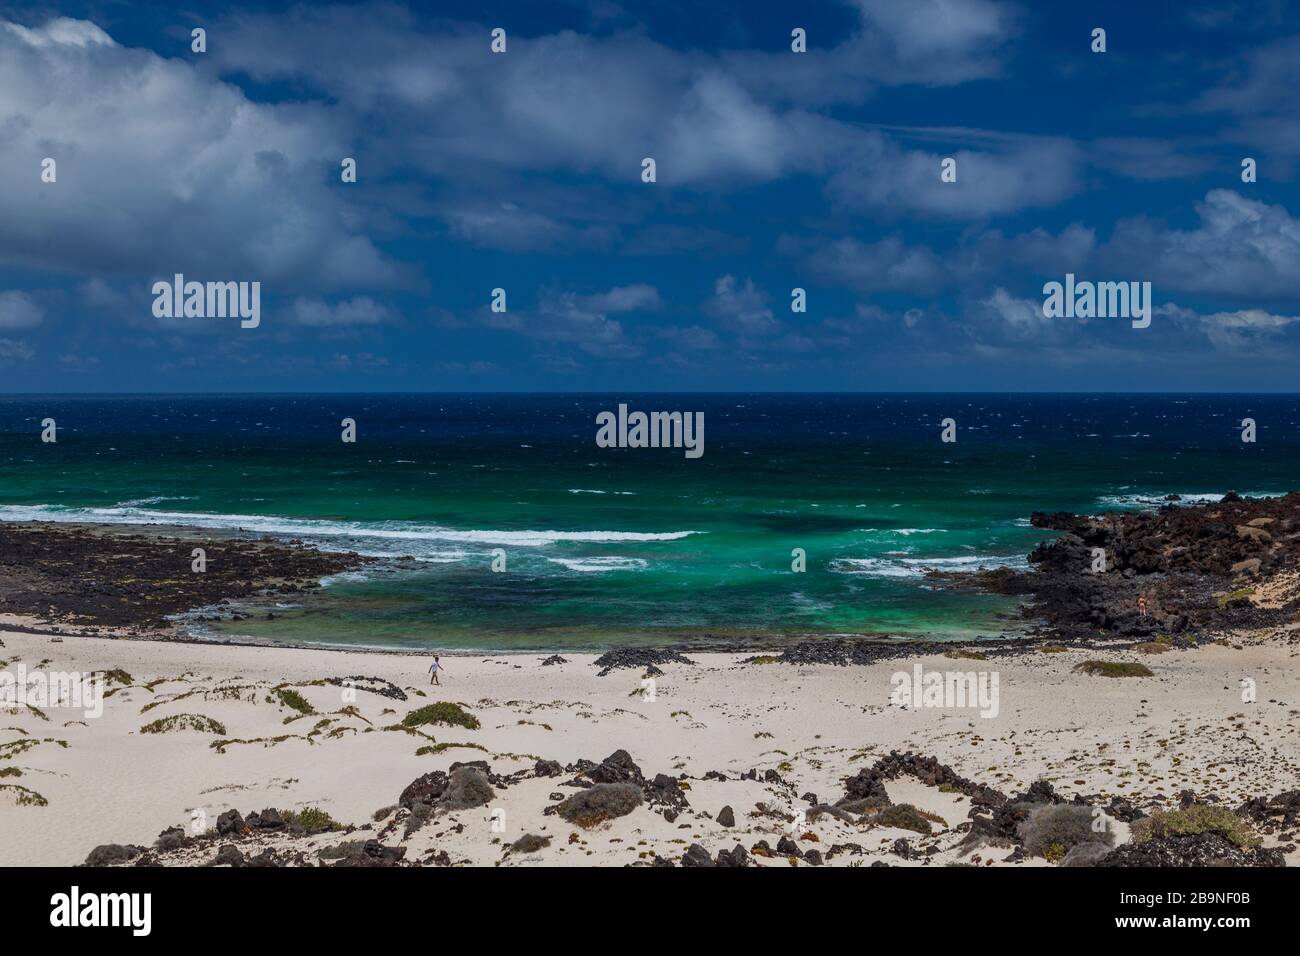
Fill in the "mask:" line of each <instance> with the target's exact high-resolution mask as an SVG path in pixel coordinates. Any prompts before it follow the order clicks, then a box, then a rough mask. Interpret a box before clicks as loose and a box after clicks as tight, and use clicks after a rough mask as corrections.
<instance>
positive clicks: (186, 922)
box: [0, 867, 1300, 944]
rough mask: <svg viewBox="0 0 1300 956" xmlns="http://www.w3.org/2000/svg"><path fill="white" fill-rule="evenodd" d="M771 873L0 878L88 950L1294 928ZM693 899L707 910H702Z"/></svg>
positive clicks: (1123, 889)
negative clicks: (466, 938)
mask: <svg viewBox="0 0 1300 956" xmlns="http://www.w3.org/2000/svg"><path fill="white" fill-rule="evenodd" d="M647 869H648V868H647ZM769 869H776V870H777V873H780V874H783V875H776V874H773V873H769V874H768V875H767V876H766V877H763V876H761V875H760V874H758V873H756V872H751V873H749V874H745V873H719V872H713V873H711V874H706V873H694V874H690V873H678V872H674V873H668V872H667V871H666V869H657V870H653V871H649V869H648V871H647V872H643V873H631V872H629V873H623V874H620V875H618V876H617V877H616V876H615V875H614V874H610V873H599V874H597V873H594V872H591V871H588V870H582V869H567V870H562V871H556V870H542V869H535V870H527V869H511V870H489V869H458V870H457V871H456V872H454V873H453V872H445V871H442V870H439V869H425V870H418V871H417V870H412V869H274V870H273V869H245V870H242V871H240V872H232V871H230V870H228V869H156V868H126V869H80V868H50V869H36V868H33V869H0V886H3V895H4V899H5V901H6V907H5V908H6V912H7V913H8V915H9V916H10V919H9V921H8V922H9V927H8V931H7V933H6V938H7V939H8V940H9V941H10V942H17V941H18V940H19V939H21V938H25V937H27V936H28V935H31V936H44V935H45V934H52V935H53V936H54V937H56V938H57V937H58V936H67V935H68V934H69V933H73V932H75V933H77V934H79V936H80V937H81V939H82V940H83V941H84V940H85V939H86V938H88V936H89V934H94V935H97V936H102V937H105V938H108V937H112V938H113V939H115V940H120V941H126V942H128V944H129V943H130V942H133V941H135V940H141V941H143V940H164V941H168V942H171V941H182V940H184V941H187V942H193V941H194V940H195V938H196V937H195V931H196V929H199V928H201V927H205V926H207V927H212V928H213V929H216V930H217V931H218V932H224V931H232V932H233V931H237V932H238V933H239V934H240V935H241V936H244V935H245V934H247V933H250V932H266V933H267V934H268V936H269V937H270V938H273V939H274V938H285V937H292V938H293V939H294V940H295V941H297V942H303V941H309V940H312V939H316V938H320V939H321V940H322V941H328V942H330V943H334V944H338V943H346V942H348V941H349V940H350V939H352V938H356V939H357V940H364V939H370V940H372V941H373V939H374V934H375V933H376V932H377V931H380V932H382V933H383V934H385V935H387V934H390V933H402V932H411V931H413V932H420V931H426V932H427V931H428V930H429V929H430V928H431V924H430V921H431V920H432V921H433V923H434V924H441V928H442V930H443V931H451V932H458V931H461V930H463V929H464V928H466V927H468V926H479V927H491V932H492V934H493V938H494V939H495V938H496V937H497V936H498V935H499V934H501V933H509V932H510V931H511V927H518V932H519V933H520V935H521V936H524V935H525V934H529V933H534V932H536V930H537V929H539V928H541V927H546V926H553V927H557V926H566V925H567V926H570V927H572V926H574V925H581V926H583V927H584V931H589V930H591V929H596V928H597V927H599V925H600V921H601V920H602V919H608V920H609V922H610V926H611V928H612V929H618V928H619V926H622V927H623V928H624V929H626V928H627V924H626V919H627V916H628V913H629V912H636V913H639V914H641V915H642V916H645V917H652V916H653V914H655V913H656V912H657V911H659V912H661V917H657V918H666V917H667V914H669V913H673V914H675V915H674V916H673V918H674V919H675V918H677V916H687V917H688V918H690V919H691V920H692V922H700V921H711V920H713V919H716V920H717V921H718V922H719V924H720V925H725V926H729V927H731V928H733V929H734V928H736V927H735V923H736V919H737V918H743V919H744V920H745V921H749V920H752V919H755V918H757V919H759V920H760V921H762V922H767V921H768V920H772V919H775V920H780V921H784V922H788V923H789V925H790V927H791V929H792V930H794V929H795V927H796V926H798V925H800V923H801V920H800V918H799V917H798V915H797V914H799V913H804V914H808V915H811V914H812V913H814V912H816V913H824V911H825V909H826V908H827V907H830V908H831V909H840V908H842V907H844V906H846V905H848V910H849V912H852V913H856V914H858V916H860V917H864V918H870V919H871V926H870V928H871V931H872V934H873V939H879V938H880V936H881V934H884V935H885V936H887V937H888V936H892V935H894V934H897V936H898V938H899V939H900V940H902V939H910V941H911V942H913V943H916V942H917V941H918V940H920V939H923V938H924V934H925V933H926V932H927V931H933V930H936V929H938V928H939V927H940V924H942V925H943V926H947V927H949V928H951V927H952V926H954V925H959V923H960V921H964V920H970V921H971V925H972V926H978V925H981V921H988V920H990V919H992V920H997V921H999V922H1001V923H1002V924H1003V925H1004V926H1005V927H1006V928H1008V929H1011V928H1014V931H1015V932H1016V933H1017V934H1023V933H1032V932H1035V931H1037V930H1042V931H1043V932H1051V933H1053V934H1054V936H1053V938H1058V939H1059V938H1062V937H1061V936H1060V934H1061V933H1062V932H1066V933H1067V934H1068V938H1070V939H1072V940H1074V939H1078V938H1080V937H1084V938H1093V937H1097V936H1115V937H1122V936H1124V935H1128V934H1133V935H1138V936H1141V935H1144V934H1159V935H1165V936H1167V937H1168V938H1176V939H1185V938H1186V936H1187V934H1191V933H1200V934H1203V935H1205V936H1207V937H1211V938H1221V939H1223V940H1224V941H1225V942H1226V941H1228V940H1230V939H1231V938H1232V934H1236V933H1241V932H1247V933H1249V932H1252V931H1254V930H1260V929H1263V930H1272V931H1273V932H1275V933H1276V932H1279V931H1280V930H1282V929H1283V928H1284V927H1286V926H1289V925H1292V924H1293V922H1294V915H1295V907H1294V900H1295V896H1296V891H1297V889H1298V888H1300V882H1298V881H1297V879H1296V878H1295V877H1294V876H1292V875H1291V872H1290V871H1288V870H1285V869H1275V870H1268V869H1250V870H1246V869H1227V868H1223V869H1202V870H1171V869H1170V870H1166V869H1070V870H1067V869H1052V870H1050V871H1049V870H1045V869H1041V868H1022V869H1014V870H1009V869H996V870H994V869H989V870H982V871H981V870H972V869H966V868H933V869H931V868H928V867H919V868H888V869H887V868H866V867H864V868H859V869H857V870H856V872H852V873H846V872H844V871H843V870H830V869H826V870H820V871H818V870H811V869H804V868H800V869H798V870H795V869H790V870H782V869H780V868H769ZM593 880H595V882H592V881H593ZM624 881H626V882H624ZM685 891H689V892H690V893H691V894H692V895H691V896H685V895H683V894H684V892H685ZM736 892H739V893H740V894H743V895H740V896H736V895H733V894H734V893H736ZM632 893H637V894H640V893H645V894H650V895H646V896H629V894H632ZM701 893H704V894H706V895H704V896H701V895H699V894H701ZM756 894H762V895H756ZM770 894H775V895H770ZM764 899H771V900H773V902H775V903H777V904H778V905H777V906H776V908H775V909H773V910H771V911H765V910H763V909H758V910H756V909H754V904H755V903H761V902H762V901H763V900H764ZM691 900H695V901H697V902H698V904H699V908H698V911H697V912H695V913H691V912H690V911H691V909H692V906H691V902H690V901H691ZM850 900H851V901H853V902H852V903H851V904H850V902H849V901H850ZM745 901H748V902H745ZM737 906H739V907H740V908H739V909H737ZM781 913H784V914H785V916H784V917H782V916H781V915H780V914H781ZM688 914H689V915H688ZM503 917H506V918H505V919H503ZM638 922H639V917H638ZM457 927H459V929H457ZM916 934H920V935H919V936H918V935H916ZM1025 938H1028V939H1032V938H1035V937H1033V936H1029V937H1025Z"/></svg>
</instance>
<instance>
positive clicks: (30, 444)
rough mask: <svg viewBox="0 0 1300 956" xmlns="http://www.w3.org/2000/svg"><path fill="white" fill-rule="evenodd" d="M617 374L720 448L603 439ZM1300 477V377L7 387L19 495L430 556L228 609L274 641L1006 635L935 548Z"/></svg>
mask: <svg viewBox="0 0 1300 956" xmlns="http://www.w3.org/2000/svg"><path fill="white" fill-rule="evenodd" d="M619 403H624V404H626V405H628V406H629V408H630V409H632V410H641V411H645V412H651V411H682V412H703V413H704V420H705V432H704V454H703V455H702V457H699V458H696V459H690V458H688V457H686V455H685V454H684V453H683V450H682V449H669V448H601V447H598V446H597V443H596V433H597V425H596V416H597V414H598V413H599V412H601V411H606V410H608V411H613V410H615V409H617V406H618V404H619ZM46 418H53V419H55V421H56V423H57V428H58V433H57V434H58V441H57V442H56V443H53V444H49V443H43V442H42V441H41V439H40V434H41V424H40V423H41V421H42V420H43V419H46ZM344 418H352V419H354V420H355V421H356V426H357V430H356V435H357V440H356V442H355V443H345V442H343V441H341V438H340V436H341V431H342V429H341V425H340V422H341V420H342V419H344ZM945 418H952V419H954V420H955V422H956V437H957V440H956V442H955V443H944V442H942V441H941V440H940V435H941V424H940V423H941V421H942V420H943V419H945ZM1243 418H1253V419H1254V420H1255V421H1256V423H1257V430H1258V438H1257V441H1256V442H1254V443H1244V442H1242V440H1241V422H1242V419H1243ZM1293 488H1300V397H1297V396H1291V395H1283V396H1276V395H1239V396H1234V395H988V394H981V395H936V394H914V395H883V394H794V395H792V394H753V395H748V394H719V395H708V394H686V395H669V394H647V395H636V394H624V395H593V394H574V395H556V394H549V395H518V394H512V395H485V394H463V395H447V394H424V395H396V394H385V395H237V396H220V395H193V396H166V395H165V396H158V395H149V396H113V397H104V396H84V397H82V396H49V397H41V396H19V397H0V520H8V521H22V520H33V519H40V520H55V521H92V522H105V523H168V524H185V525H192V526H196V527H200V528H211V529H231V528H243V529H247V530H250V531H255V532H259V533H267V534H272V535H278V536H284V537H286V538H296V539H301V540H303V541H307V542H312V543H315V544H318V545H319V546H321V547H324V548H332V549H346V550H355V551H359V552H361V553H364V554H368V555H377V556H386V557H395V556H400V555H409V556H411V557H413V558H415V559H416V562H415V564H414V566H413V569H405V570H399V569H395V568H394V567H393V566H391V565H388V564H384V563H381V564H379V565H378V566H376V567H375V568H374V569H373V570H370V571H367V572H365V573H359V574H347V575H342V576H340V577H339V578H337V579H334V580H330V581H327V582H325V583H326V587H324V588H323V589H321V591H320V592H319V593H318V594H315V595H312V596H310V597H309V598H306V599H304V600H302V601H295V602H281V606H279V607H277V608H275V609H274V611H275V617H274V618H273V619H271V620H266V619H265V616H264V614H263V613H262V610H265V609H260V610H259V612H258V613H257V614H256V615H255V616H254V617H253V618H251V619H249V620H245V621H238V622H233V623H230V624H225V625H220V626H218V627H215V628H210V630H213V631H214V632H217V633H222V634H239V635H241V636H245V637H253V638H256V639H259V640H266V641H295V642H304V641H305V642H328V643H346V644H356V645H389V646H410V647H427V648H444V649H449V650H451V649H465V648H492V649H523V648H529V649H533V648H536V649H543V648H556V649H563V648H578V647H584V648H591V647H605V646H610V645H617V644H625V643H633V642H635V643H647V642H672V641H678V640H682V639H690V640H711V639H717V640H735V639H754V640H756V641H762V640H770V639H773V638H788V637H795V636H805V635H813V636H816V635H831V634H878V635H896V636H911V635H921V634H931V635H937V636H954V637H956V636H961V637H967V636H972V635H978V634H984V635H995V634H1000V633H1003V632H1004V631H1007V630H1008V629H1010V628H1013V627H1015V626H1016V622H1015V619H1014V618H1015V615H1014V611H1015V607H1014V604H1013V603H1012V602H1011V601H1010V600H1009V599H1006V598H1000V597H994V596H988V595H978V594H971V593H968V592H964V591H954V590H943V589H937V588H935V587H933V586H932V585H931V584H930V583H929V582H927V580H926V577H925V573H926V571H927V570H928V569H931V568H935V569H973V568H977V567H981V566H982V567H993V566H999V565H1013V566H1023V565H1024V563H1025V555H1026V554H1027V553H1028V552H1029V551H1030V549H1031V548H1032V547H1033V545H1034V544H1035V542H1037V541H1038V540H1040V539H1041V538H1042V537H1043V533H1042V532H1039V531H1037V530H1035V529H1033V528H1031V527H1029V522H1028V518H1029V515H1030V513H1031V512H1033V511H1035V510H1056V509H1067V510H1072V511H1089V512H1093V511H1102V510H1107V509H1115V508H1140V507H1153V506H1155V504H1156V503H1157V502H1158V500H1159V499H1160V498H1161V497H1162V496H1164V495H1166V494H1170V493H1176V494H1180V495H1182V496H1183V498H1184V500H1185V501H1195V500H1204V499H1207V498H1217V497H1218V496H1219V495H1221V494H1222V493H1223V492H1224V491H1226V490H1228V489H1235V490H1236V491H1238V492H1240V493H1242V494H1278V493H1283V492H1286V491H1288V490H1291V489H1293ZM794 549H802V550H803V553H804V554H805V556H806V570H803V571H795V570H792V561H793V560H794V558H793V557H792V552H793V551H794ZM494 558H495V560H496V563H497V565H498V567H499V566H501V562H502V561H504V570H502V571H494V570H493V563H494Z"/></svg>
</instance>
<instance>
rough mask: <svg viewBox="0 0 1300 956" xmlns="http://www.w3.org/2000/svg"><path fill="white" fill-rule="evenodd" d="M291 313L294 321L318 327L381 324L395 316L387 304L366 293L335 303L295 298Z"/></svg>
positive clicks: (298, 323)
mask: <svg viewBox="0 0 1300 956" xmlns="http://www.w3.org/2000/svg"><path fill="white" fill-rule="evenodd" d="M291 315H292V321H293V322H294V323H295V324H297V325H309V326H316V327H326V326H341V325H379V324H381V323H383V322H389V321H391V320H392V318H393V315H392V312H391V311H390V310H389V309H388V307H387V306H385V305H382V304H381V303H379V302H376V301H375V300H374V299H372V298H370V297H369V296H364V295H359V296H355V297H353V298H351V299H345V300H343V301H342V302H337V303H335V304H333V305H330V304H329V303H327V302H324V301H322V300H320V299H295V300H294V303H293V307H292V310H291Z"/></svg>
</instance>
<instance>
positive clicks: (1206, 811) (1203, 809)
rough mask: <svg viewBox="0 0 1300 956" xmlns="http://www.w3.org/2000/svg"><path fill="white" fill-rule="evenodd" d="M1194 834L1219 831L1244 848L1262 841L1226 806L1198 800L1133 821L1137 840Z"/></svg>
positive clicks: (1142, 841)
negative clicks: (1201, 802) (1210, 804)
mask: <svg viewBox="0 0 1300 956" xmlns="http://www.w3.org/2000/svg"><path fill="white" fill-rule="evenodd" d="M1195 833H1218V834H1219V835H1221V836H1223V837H1226V838H1227V839H1228V840H1231V841H1232V842H1233V843H1235V844H1236V845H1237V846H1239V847H1241V848H1242V849H1243V850H1244V849H1248V848H1250V847H1252V846H1257V845H1258V844H1259V843H1260V839H1259V837H1258V836H1256V835H1255V832H1254V830H1252V829H1251V826H1250V824H1249V823H1248V822H1247V821H1246V820H1244V819H1242V818H1241V817H1239V816H1237V815H1236V814H1235V813H1233V812H1232V811H1231V810H1229V809H1228V808H1227V807H1214V806H1208V805H1206V804H1199V803H1198V804H1193V805H1192V806H1190V807H1184V808H1183V809H1181V810H1156V811H1155V812H1154V813H1152V814H1151V816H1149V817H1143V818H1142V819H1141V820H1138V821H1137V822H1136V823H1135V824H1133V842H1134V843H1145V842H1146V841H1148V840H1152V839H1160V838H1161V837H1167V836H1185V835H1188V834H1195Z"/></svg>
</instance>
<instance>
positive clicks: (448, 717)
mask: <svg viewBox="0 0 1300 956" xmlns="http://www.w3.org/2000/svg"><path fill="white" fill-rule="evenodd" d="M426 724H445V725H446V726H448V727H464V728H465V729H466V730H478V729H479V727H480V726H481V725H480V724H479V722H478V718H477V717H475V716H474V715H473V714H471V713H470V712H469V711H467V710H466V709H465V708H464V707H461V706H460V705H459V704H453V703H452V702H451V701H446V700H444V701H440V702H438V703H436V704H427V705H425V706H424V707H418V708H416V709H415V710H413V711H411V712H410V713H409V714H407V715H406V716H405V717H403V718H402V726H403V727H423V726H424V725H426Z"/></svg>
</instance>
